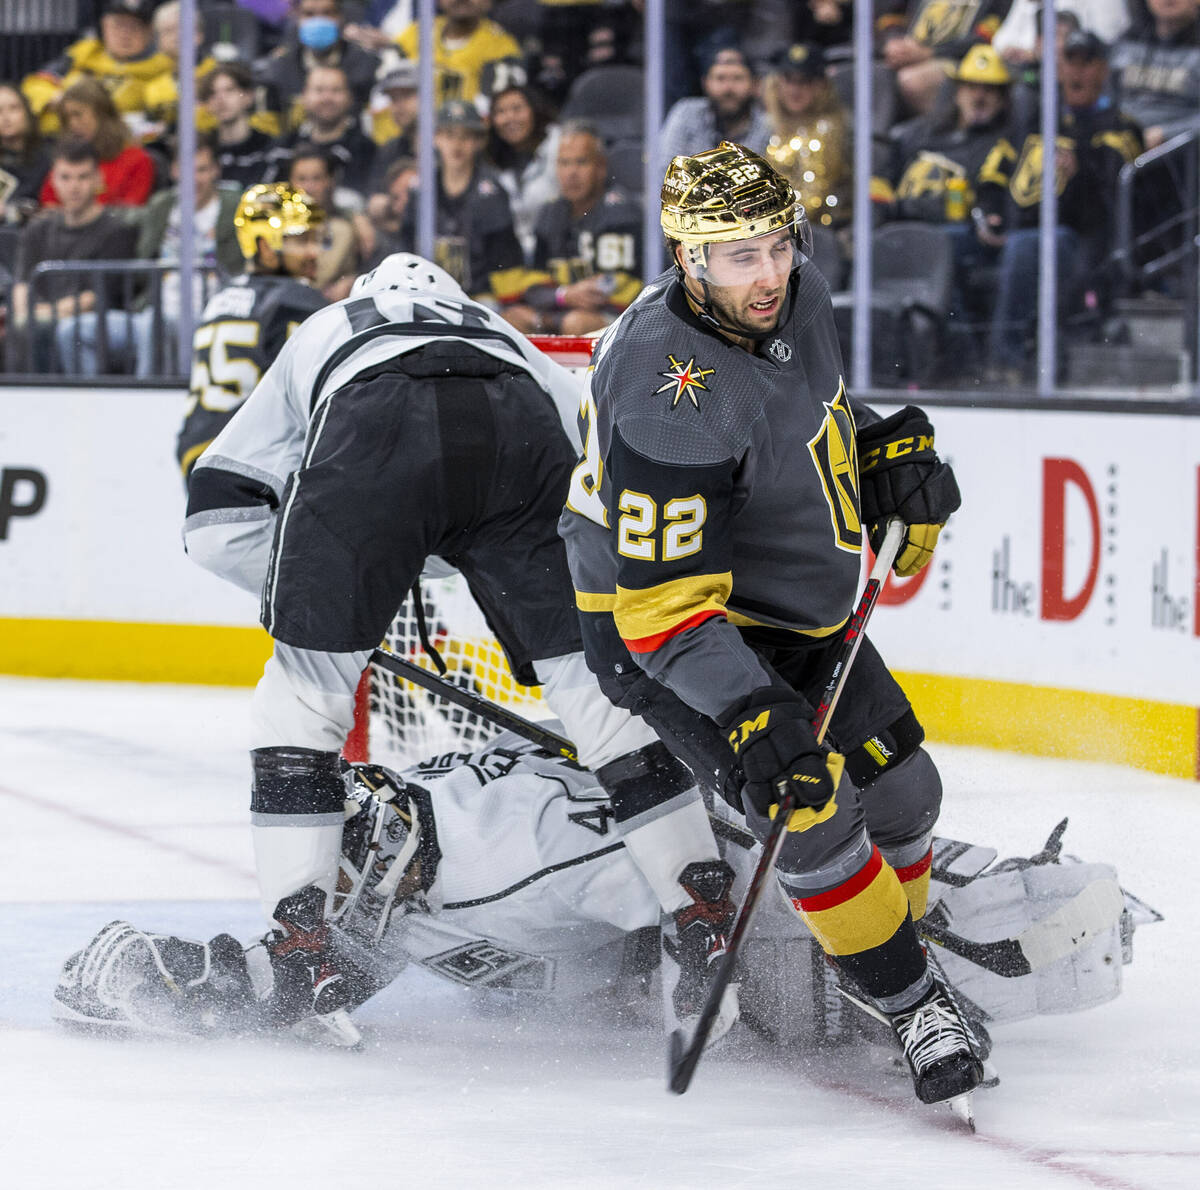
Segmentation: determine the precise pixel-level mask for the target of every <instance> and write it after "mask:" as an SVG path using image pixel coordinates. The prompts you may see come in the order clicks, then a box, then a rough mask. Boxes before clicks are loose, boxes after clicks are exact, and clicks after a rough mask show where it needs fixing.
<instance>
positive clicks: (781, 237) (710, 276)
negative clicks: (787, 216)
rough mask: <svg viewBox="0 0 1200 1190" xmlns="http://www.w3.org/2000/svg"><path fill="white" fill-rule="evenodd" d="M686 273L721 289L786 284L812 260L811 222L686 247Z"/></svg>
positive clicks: (803, 221)
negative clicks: (791, 274) (807, 261)
mask: <svg viewBox="0 0 1200 1190" xmlns="http://www.w3.org/2000/svg"><path fill="white" fill-rule="evenodd" d="M682 255H683V266H684V271H685V272H686V273H687V274H688V275H689V276H692V277H695V278H696V280H698V281H703V282H705V283H706V284H707V285H709V286H715V287H718V288H729V289H740V288H744V287H746V286H748V285H756V284H759V283H762V284H764V285H766V286H769V287H774V286H775V285H780V286H783V285H786V284H787V279H788V276H789V274H790V273H791V271H792V270H793V269H795V268H797V267H799V265H800V264H802V263H803V262H804V261H805V260H809V259H811V257H812V232H811V230H810V229H809V226H808V221H807V220H801V221H799V223H798V224H793V225H792V226H791V227H785V228H779V229H777V230H776V231H769V232H767V233H766V234H764V235H760V236H755V237H753V238H752V239H746V240H729V241H726V242H725V243H709V244H685V245H683V253H682Z"/></svg>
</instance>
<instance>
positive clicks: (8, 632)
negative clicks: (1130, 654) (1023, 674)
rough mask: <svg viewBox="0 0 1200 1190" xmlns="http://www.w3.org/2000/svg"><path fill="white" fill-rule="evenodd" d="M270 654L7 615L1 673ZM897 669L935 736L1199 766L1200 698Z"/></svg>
mask: <svg viewBox="0 0 1200 1190" xmlns="http://www.w3.org/2000/svg"><path fill="white" fill-rule="evenodd" d="M579 598H580V599H581V600H582V599H587V598H588V597H587V596H583V595H582V594H581V595H580V596H579ZM595 598H597V599H603V598H606V597H605V596H596V597H595ZM607 598H611V596H608V597H607ZM581 606H582V602H581ZM585 610H591V609H587V608H585ZM596 610H604V609H601V608H597V609H596ZM270 655H271V638H270V637H269V636H267V634H266V633H265V632H264V631H263V630H262V629H261V628H231V627H224V626H218V625H196V624H135V623H126V622H117V621H104V620H24V619H0V673H4V674H19V675H22V676H26V677H41V678H83V679H96V680H106V681H132V682H187V683H196V684H199V685H218V686H253V685H254V683H255V682H257V681H258V679H259V677H260V676H261V675H262V669H263V665H264V664H265V663H266V660H267V658H268V657H269V656H270ZM896 676H897V678H898V679H899V681H900V683H901V684H902V685H903V686H904V689H905V690H906V691H907V693H908V696H909V698H910V699H911V700H912V703H913V707H914V709H915V710H916V713H917V718H918V719H920V720H921V722H922V723H923V724H924V725H925V730H926V732H927V733H928V736H929V738H930V740H931V741H932V742H934V743H944V744H969V745H975V746H978V747H981V748H999V749H1001V750H1003V751H1008V752H1023V753H1027V754H1028V755H1031V756H1052V757H1060V758H1063V759H1070V760H1094V761H1101V762H1104V763H1108V764H1127V765H1131V766H1133V767H1134V768H1140V769H1145V770H1146V771H1148V772H1152V773H1163V774H1165V775H1167V776H1170V777H1183V778H1188V779H1193V780H1195V779H1197V777H1198V776H1200V773H1198V771H1197V765H1198V749H1197V735H1198V732H1200V717H1198V715H1197V710H1196V708H1195V707H1189V706H1182V705H1179V704H1176V703H1164V702H1151V701H1150V700H1148V699H1137V698H1123V697H1120V696H1118V695H1113V694H1093V693H1089V692H1087V691H1084V690H1064V689H1059V688H1055V687H1046V686H1027V685H1023V684H1021V683H1018V682H998V681H991V680H989V679H986V678H961V677H945V676H943V675H940V674H924V673H897V675H896Z"/></svg>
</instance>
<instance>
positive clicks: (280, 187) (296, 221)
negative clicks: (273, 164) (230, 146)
mask: <svg viewBox="0 0 1200 1190" xmlns="http://www.w3.org/2000/svg"><path fill="white" fill-rule="evenodd" d="M324 223H325V212H324V211H323V210H322V209H321V208H320V207H319V206H317V205H316V203H314V202H313V200H312V199H311V198H309V197H308V195H307V194H305V193H304V192H303V191H302V190H293V189H292V187H291V186H289V185H288V184H287V183H286V182H276V183H275V184H274V185H258V186H251V187H250V189H249V190H247V191H246V193H245V194H243V195H242V198H241V201H240V202H239V203H238V207H237V211H236V212H235V213H234V216H233V226H234V228H235V229H236V231H237V240H238V247H239V248H241V250H242V255H243V256H244V257H245V258H246V259H247V260H254V259H255V257H256V256H257V255H258V241H259V240H266V241H267V244H268V246H269V247H271V248H273V249H274V250H275V251H276V252H281V251H282V250H283V241H284V237H285V236H292V235H302V234H303V233H304V232H306V231H308V230H309V229H310V228H316V227H321V226H322V225H323V224H324Z"/></svg>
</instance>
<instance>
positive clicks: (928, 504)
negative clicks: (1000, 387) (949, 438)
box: [858, 405, 962, 577]
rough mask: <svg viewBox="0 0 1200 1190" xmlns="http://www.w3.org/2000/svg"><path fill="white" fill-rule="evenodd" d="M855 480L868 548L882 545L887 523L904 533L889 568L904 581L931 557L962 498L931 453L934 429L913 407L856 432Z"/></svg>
mask: <svg viewBox="0 0 1200 1190" xmlns="http://www.w3.org/2000/svg"><path fill="white" fill-rule="evenodd" d="M858 477H859V487H860V502H861V505H862V520H863V524H864V525H866V526H867V536H868V537H869V538H870V541H871V548H872V549H873V550H875V552H876V553H878V552H879V549H880V547H881V546H882V545H883V538H884V534H885V533H886V531H887V522H888V518H890V517H899V518H900V519H901V520H902V521H903V522H904V524H905V526H906V527H907V530H908V531H907V533H906V534H905V537H904V541H903V542H902V543H901V545H900V552H899V553H898V554H897V555H896V562H895V565H894V566H893V567H892V569H893V570H895V572H896V573H897V574H899V575H901V576H904V577H907V576H908V575H911V574H916V573H917V572H918V571H920V570H922V569H923V568H924V567H925V566H926V564H927V563H928V562H929V559H930V558H932V557H933V549H934V546H936V545H937V539H938V534H939V533H940V532H941V531H942V526H943V525H944V524H945V523H946V521H947V520H949V518H950V514H951V513H952V512H955V511H956V510H957V509H958V506H959V505H960V504H961V503H962V497H961V496H960V495H959V492H958V483H957V482H956V481H955V478H954V472H953V471H952V470H951V469H950V466H949V464H947V463H943V462H942V461H941V460H940V459H939V458H938V457H937V452H936V451H935V450H934V449H933V426H932V425H930V424H929V419H928V418H927V417H926V416H925V414H924V413H923V412H922V411H921V410H920V409H918V408H917V407H916V406H915V405H906V406H905V407H904V408H903V409H901V410H900V412H899V413H893V414H892V415H891V417H885V418H884V419H883V421H881V422H876V423H875V425H871V426H863V428H862V429H861V430H859V432H858Z"/></svg>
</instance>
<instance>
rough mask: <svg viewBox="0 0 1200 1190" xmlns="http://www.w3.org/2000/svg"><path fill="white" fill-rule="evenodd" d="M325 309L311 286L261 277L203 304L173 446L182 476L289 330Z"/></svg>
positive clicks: (288, 279)
mask: <svg viewBox="0 0 1200 1190" xmlns="http://www.w3.org/2000/svg"><path fill="white" fill-rule="evenodd" d="M325 304H326V302H325V298H324V297H323V296H322V295H321V292H320V290H317V289H313V288H312V286H310V285H305V284H304V283H303V282H300V281H295V280H293V279H292V278H291V277H277V276H269V275H262V274H252V275H250V276H245V277H238V278H237V279H236V280H235V281H233V282H231V283H230V284H229V285H226V286H225V287H224V288H223V289H221V290H218V291H217V292H216V293H215V294H213V296H212V297H211V298H209V299H208V302H207V304H206V305H205V307H204V313H203V315H202V316H201V322H200V325H199V326H198V327H197V328H196V333H195V335H194V336H193V339H192V374H191V382H190V385H189V388H190V392H189V394H188V406H187V413H186V415H185V417H184V421H183V427H182V428H181V429H180V431H179V438H178V439H177V441H176V446H175V456H176V458H178V460H179V465H180V467H181V468H182V469H183V474H184V476H185V477H186V476H187V475H188V473H189V472H190V471H191V469H192V464H193V463H194V462H195V461H196V460H197V459H198V458H199V457H200V454H201V453H202V452H203V450H204V448H205V447H206V446H207V445H208V444H209V443H210V442H211V441H212V440H213V439H214V438H215V437H216V436H217V434H219V433H220V432H221V430H222V429H223V428H224V426H225V423H226V422H228V421H229V419H230V418H231V417H232V416H233V415H234V413H235V412H236V411H237V410H238V408H239V407H240V406H241V404H242V402H243V401H244V400H245V399H246V398H247V397H248V396H249V395H250V393H251V392H252V391H253V389H254V386H255V385H256V384H257V383H258V379H259V377H260V376H261V375H262V374H263V373H264V372H265V371H266V370H267V369H268V368H269V367H270V366H271V364H272V362H274V359H275V357H276V356H277V355H278V354H279V349H280V348H281V347H282V346H283V344H284V343H285V342H286V340H287V338H288V336H289V335H290V334H291V333H292V331H294V330H295V329H296V327H298V326H299V325H300V324H301V323H302V322H303V321H304V320H305V319H306V318H307V317H308V316H309V315H310V314H311V313H312V312H313V311H314V310H319V309H320V308H321V307H322V306H324V305H325Z"/></svg>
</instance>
